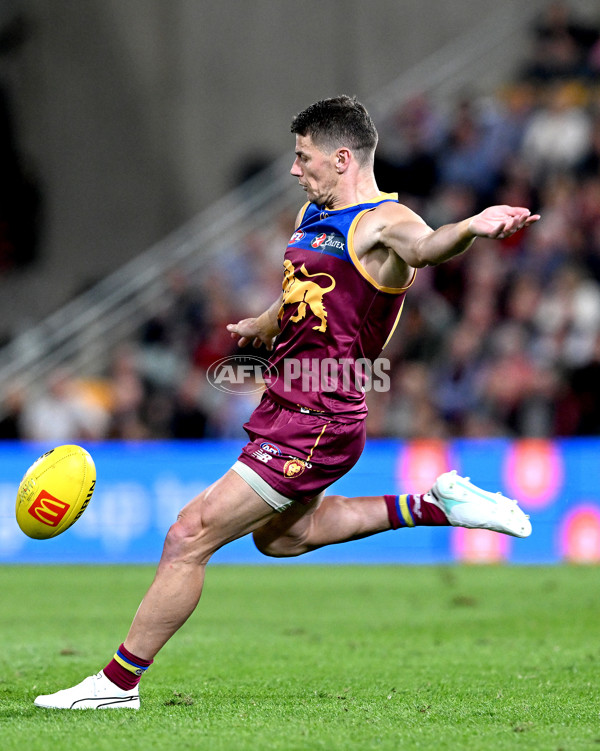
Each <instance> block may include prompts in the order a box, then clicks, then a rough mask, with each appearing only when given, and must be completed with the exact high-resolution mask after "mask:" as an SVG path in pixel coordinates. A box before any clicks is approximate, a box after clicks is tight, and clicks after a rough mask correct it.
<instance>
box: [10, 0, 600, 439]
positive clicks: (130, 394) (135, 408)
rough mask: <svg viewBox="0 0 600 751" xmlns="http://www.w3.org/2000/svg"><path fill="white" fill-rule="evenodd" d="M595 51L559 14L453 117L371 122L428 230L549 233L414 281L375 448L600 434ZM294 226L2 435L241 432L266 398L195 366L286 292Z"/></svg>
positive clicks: (253, 240) (18, 407)
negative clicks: (516, 211)
mask: <svg viewBox="0 0 600 751" xmlns="http://www.w3.org/2000/svg"><path fill="white" fill-rule="evenodd" d="M599 40H600V34H599V30H598V29H597V28H594V27H591V26H589V25H586V24H584V23H582V22H580V21H578V20H576V19H575V18H574V17H573V14H572V12H571V11H570V9H569V8H568V6H566V5H565V4H564V3H558V2H557V3H552V4H551V5H550V6H549V7H548V9H547V11H546V12H545V13H544V15H543V17H541V18H540V19H538V22H537V24H536V25H535V27H534V28H533V29H532V32H531V54H530V55H529V58H528V59H527V60H526V61H525V63H524V64H523V66H522V67H521V69H520V70H519V71H518V73H517V74H516V75H515V77H514V78H513V80H511V81H510V82H507V84H506V85H505V86H504V87H503V88H502V89H501V90H499V91H498V92H495V93H494V95H493V96H492V95H487V96H484V97H482V96H478V95H477V96H476V95H469V94H468V93H466V94H464V95H463V96H461V97H459V98H458V99H457V101H456V102H455V103H454V106H453V108H452V109H450V110H446V109H443V108H441V107H438V106H436V104H435V103H434V102H432V101H431V100H429V99H428V98H427V97H426V96H424V95H423V96H415V97H414V98H412V99H411V100H410V101H408V102H405V103H404V104H403V105H402V106H401V107H400V108H399V109H398V110H397V111H396V112H394V113H393V116H390V117H389V118H388V120H387V121H386V122H384V123H378V126H379V130H380V148H379V150H378V161H377V165H376V172H377V177H378V182H379V186H380V188H381V189H382V190H387V191H394V192H398V193H399V197H400V201H401V202H403V203H405V204H407V205H408V206H410V207H411V208H413V209H414V210H415V211H417V213H419V214H420V215H421V216H423V217H424V219H425V220H426V221H427V222H428V223H429V224H430V225H431V226H433V227H438V226H440V225H442V224H445V223H448V222H453V221H457V220H460V219H463V218H465V217H466V216H469V215H471V214H474V213H477V212H478V211H479V210H481V209H482V208H484V207H485V206H487V205H492V204H496V203H502V204H511V205H517V206H526V207H529V208H531V209H532V211H535V212H537V213H540V214H541V215H542V220H541V221H540V222H538V223H537V224H536V225H534V226H532V227H531V228H529V229H528V230H526V231H524V232H521V233H518V234H517V235H514V236H513V237H511V238H509V239H508V240H503V241H496V240H494V241H488V240H484V239H479V240H478V241H477V243H476V245H475V246H474V247H473V249H472V250H470V251H469V252H468V253H466V254H465V255H463V256H461V257H459V258H457V259H454V260H453V261H451V262H448V263H445V264H442V265H440V266H437V267H430V268H427V269H421V270H419V272H418V274H417V277H416V281H415V283H414V285H413V287H412V288H411V289H410V290H409V292H408V295H407V298H406V304H405V306H404V312H403V314H402V318H401V321H400V324H399V326H398V328H397V330H396V333H395V335H394V337H393V339H392V341H391V342H390V344H389V345H388V347H387V348H386V350H385V352H384V353H383V354H384V356H385V357H386V358H387V359H388V360H389V361H390V371H389V374H390V377H391V389H390V390H389V391H387V392H383V393H379V392H376V391H371V392H369V394H368V404H369V417H368V422H367V426H368V432H369V435H370V436H372V437H384V436H390V437H401V438H419V437H438V438H452V437H463V436H464V437H481V436H510V437H522V436H528V437H552V436H574V435H590V434H598V433H600V389H599V388H598V385H597V384H598V383H599V382H600V381H599V380H598V378H599V376H600V41H599ZM300 200H301V198H300V195H299V202H300ZM292 227H293V216H292V215H290V214H289V213H287V212H284V213H282V214H281V216H280V217H279V219H278V221H277V222H275V223H273V224H271V225H270V226H269V227H265V228H264V229H263V230H260V231H254V232H252V233H250V234H249V235H248V236H247V237H246V238H245V239H244V241H243V243H242V247H240V248H236V252H235V254H234V255H233V254H232V256H231V257H226V256H222V257H220V258H219V259H214V260H212V261H211V262H210V263H209V264H207V266H206V268H205V269H204V271H203V275H202V278H201V279H190V278H185V277H182V276H177V275H174V276H173V277H172V278H171V279H170V284H169V294H168V295H165V297H164V300H163V301H162V303H161V308H160V310H157V311H155V313H154V314H153V315H152V317H150V318H149V319H148V321H147V322H146V323H145V324H144V325H143V327H142V328H141V329H140V331H139V335H138V336H137V337H136V338H135V339H133V340H132V341H130V342H127V343H124V344H123V345H122V346H120V347H119V349H118V350H117V351H116V352H115V353H114V355H113V359H112V363H111V366H110V369H109V371H108V372H107V373H105V374H103V375H102V377H94V378H85V379H82V378H81V377H78V378H75V377H73V376H72V375H71V374H69V373H68V371H66V370H62V369H61V370H57V371H55V372H53V373H52V374H51V377H50V378H49V380H48V384H47V388H46V389H45V390H44V391H43V393H41V394H38V395H37V396H32V395H31V394H26V393H24V392H23V391H22V390H21V389H19V388H18V386H15V388H14V389H13V391H12V392H11V393H10V394H8V395H7V398H6V405H5V406H6V414H5V416H4V418H3V419H2V421H1V422H0V437H3V438H14V437H18V438H26V439H41V440H50V441H57V442H58V441H61V440H75V439H83V438H87V439H104V438H127V439H145V438H154V439H160V438H198V437H231V438H239V437H242V436H243V432H242V427H241V426H242V423H243V422H244V421H245V419H247V417H248V416H249V414H250V412H251V411H252V409H253V408H254V406H255V404H256V403H257V401H258V399H259V398H260V393H253V394H241V393H240V394H233V395H232V394H226V393H223V392H221V391H218V390H217V389H215V388H214V387H212V386H211V385H210V384H209V383H208V381H207V378H206V371H207V369H208V368H209V367H210V365H211V364H212V363H213V362H215V361H216V360H217V359H219V358H220V357H224V356H226V355H228V354H232V353H236V352H237V348H236V346H235V343H234V342H233V341H232V340H231V338H230V336H229V334H228V333H227V331H226V329H225V325H226V324H227V323H229V322H232V321H236V320H239V319H240V318H243V317H246V316H248V315H255V314H257V313H259V312H261V310H264V309H265V308H266V307H268V305H270V304H271V302H272V301H273V300H274V299H275V298H276V296H277V295H278V294H279V291H280V289H281V278H282V266H281V263H282V256H283V250H284V248H285V246H286V244H287V241H288V239H289V236H290V234H291V231H292ZM232 258H234V259H235V260H234V261H232ZM257 354H262V355H266V354H267V353H265V352H261V351H258V353H257Z"/></svg>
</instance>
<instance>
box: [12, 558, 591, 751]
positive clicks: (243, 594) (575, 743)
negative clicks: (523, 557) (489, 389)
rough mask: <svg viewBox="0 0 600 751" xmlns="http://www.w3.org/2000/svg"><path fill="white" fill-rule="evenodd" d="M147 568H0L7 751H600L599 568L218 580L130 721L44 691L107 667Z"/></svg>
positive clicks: (152, 674) (262, 574) (128, 715)
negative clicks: (58, 701)
mask: <svg viewBox="0 0 600 751" xmlns="http://www.w3.org/2000/svg"><path fill="white" fill-rule="evenodd" d="M152 574H153V570H152V569H150V568H147V567H97V568H96V567H55V566H53V567H11V566H5V567H3V568H0V593H1V598H2V600H1V603H2V604H1V608H0V637H1V639H2V647H3V649H2V658H1V662H0V699H1V702H0V748H1V749H2V751H38V750H39V751H42V749H44V751H46V749H52V750H53V751H56V750H57V749H58V750H60V751H62V750H63V749H64V750H65V751H79V749H94V750H97V751H104V750H105V749H106V750H107V751H108V750H109V749H110V750H111V751H115V750H116V751H120V750H121V749H152V750H154V749H161V750H162V749H164V750H165V751H167V749H168V750H169V751H179V749H210V751H241V750H242V749H244V750H248V751H263V750H267V749H269V750H270V749H278V750H281V751H295V750H296V749H297V750H298V751H300V750H301V749H307V750H308V749H326V750H327V751H337V750H338V749H339V751H342V750H343V751H349V750H350V749H356V750H360V751H367V750H368V749H398V750H399V751H410V750H411V749H435V750H436V751H443V750H444V749H452V750H453V751H454V750H460V751H463V750H466V751H470V750H477V751H496V750H497V749H498V750H499V749H507V750H508V749H511V751H512V750H513V749H532V750H535V751H546V750H548V751H558V750H559V749H562V750H563V751H576V750H577V749H586V751H589V749H594V748H598V749H600V696H599V692H598V683H599V681H598V668H599V667H600V639H599V632H600V597H599V595H600V569H598V568H594V567H589V568H588V567H580V568H579V567H566V566H565V567H557V568H526V567H442V568H440V567H422V568H421V567H415V568H410V567H393V566H387V567H321V566H319V567H316V566H315V567H313V566H295V567H283V566H282V567H277V566H267V567H226V566H215V567H213V568H212V569H210V570H209V573H208V576H207V586H206V590H205V595H204V598H203V601H202V603H201V605H200V607H199V609H198V611H197V612H196V613H195V614H194V615H193V616H192V618H191V619H190V620H189V621H188V623H187V624H186V625H185V627H184V628H183V629H182V630H181V631H180V632H179V633H178V634H177V635H176V636H175V637H174V639H173V640H172V641H171V642H170V643H169V644H168V645H167V646H166V647H165V649H164V650H163V651H162V652H161V653H160V655H159V656H158V658H157V660H156V662H155V664H154V666H153V667H152V668H151V670H150V671H149V672H148V674H147V676H146V677H145V678H144V681H143V686H142V689H143V690H142V696H143V700H142V709H141V710H140V711H139V712H134V711H128V710H121V711H105V712H100V711H94V710H88V711H78V712H75V711H57V710H44V709H39V708H36V707H34V706H33V704H32V701H33V699H34V698H35V696H36V695H37V694H38V693H49V692H51V691H54V690H56V689H58V688H64V687H66V686H69V685H73V684H74V683H77V682H78V681H79V680H81V679H82V678H84V677H85V676H86V675H89V674H90V673H93V672H96V671H97V670H98V669H100V668H101V667H103V666H104V664H105V663H106V662H107V660H108V659H109V658H110V656H111V655H112V653H113V652H114V650H115V648H116V647H117V646H118V644H119V643H120V641H121V640H122V639H123V637H124V634H125V633H126V630H127V628H128V625H129V622H130V619H131V617H132V615H133V612H134V610H135V608H136V607H137V604H138V602H139V600H140V598H141V596H142V595H143V593H144V591H145V589H146V587H147V585H148V584H149V582H150V580H151V577H152Z"/></svg>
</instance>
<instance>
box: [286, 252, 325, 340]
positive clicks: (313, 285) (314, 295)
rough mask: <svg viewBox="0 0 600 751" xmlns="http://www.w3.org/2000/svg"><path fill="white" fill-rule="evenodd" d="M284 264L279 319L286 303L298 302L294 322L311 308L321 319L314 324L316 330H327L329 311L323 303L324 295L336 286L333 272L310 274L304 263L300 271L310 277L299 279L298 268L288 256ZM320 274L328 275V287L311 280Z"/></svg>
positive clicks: (299, 319) (304, 315) (293, 317)
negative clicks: (316, 324)
mask: <svg viewBox="0 0 600 751" xmlns="http://www.w3.org/2000/svg"><path fill="white" fill-rule="evenodd" d="M283 266H284V272H283V275H284V278H283V300H282V302H281V307H280V308H279V313H278V317H279V319H281V318H282V316H283V308H284V306H285V305H294V304H297V305H298V309H297V311H296V313H295V314H294V315H293V316H292V317H291V319H290V320H291V321H292V322H293V323H297V322H298V321H301V320H302V319H303V318H305V317H306V313H307V310H308V309H310V312H311V313H312V314H313V315H314V316H316V317H317V318H318V319H319V321H320V324H319V325H318V326H313V329H314V331H326V330H327V311H326V310H325V306H324V305H323V297H324V296H325V295H326V294H327V293H328V292H331V290H332V289H333V288H334V287H335V279H334V278H333V277H332V276H331V274H326V273H325V272H318V273H316V274H309V273H308V271H307V270H306V266H305V265H304V264H302V266H300V269H299V271H300V273H301V274H302V275H303V276H304V277H308V278H306V279H298V277H297V276H296V269H295V268H294V265H293V264H292V262H291V261H289V260H288V259H287V258H286V259H285V260H284V262H283ZM318 276H326V277H327V279H329V280H330V282H331V284H330V285H329V286H328V287H321V285H320V284H318V283H317V282H313V281H311V279H315V278H316V277H318Z"/></svg>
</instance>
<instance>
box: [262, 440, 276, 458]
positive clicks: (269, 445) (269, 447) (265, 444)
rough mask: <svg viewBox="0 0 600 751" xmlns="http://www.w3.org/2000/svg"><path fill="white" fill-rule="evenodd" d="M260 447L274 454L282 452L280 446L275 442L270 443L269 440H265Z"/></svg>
mask: <svg viewBox="0 0 600 751" xmlns="http://www.w3.org/2000/svg"><path fill="white" fill-rule="evenodd" d="M260 447H261V449H262V450H263V451H268V452H269V454H273V455H274V456H279V454H281V449H280V448H279V446H276V445H275V444H274V443H269V441H263V443H261V444H260Z"/></svg>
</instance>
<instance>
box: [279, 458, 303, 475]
mask: <svg viewBox="0 0 600 751" xmlns="http://www.w3.org/2000/svg"><path fill="white" fill-rule="evenodd" d="M306 466H307V464H306V462H305V461H303V460H302V459H296V458H295V457H294V458H293V459H288V460H287V462H286V463H285V464H284V465H283V474H284V475H285V476H286V477H297V476H298V475H301V474H302V473H303V472H304V470H305V469H306Z"/></svg>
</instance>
